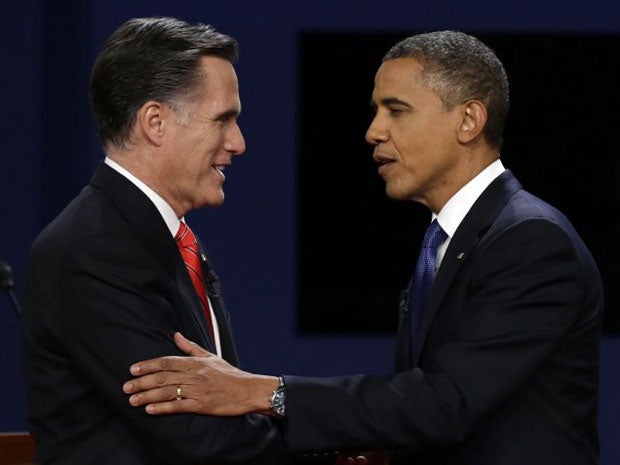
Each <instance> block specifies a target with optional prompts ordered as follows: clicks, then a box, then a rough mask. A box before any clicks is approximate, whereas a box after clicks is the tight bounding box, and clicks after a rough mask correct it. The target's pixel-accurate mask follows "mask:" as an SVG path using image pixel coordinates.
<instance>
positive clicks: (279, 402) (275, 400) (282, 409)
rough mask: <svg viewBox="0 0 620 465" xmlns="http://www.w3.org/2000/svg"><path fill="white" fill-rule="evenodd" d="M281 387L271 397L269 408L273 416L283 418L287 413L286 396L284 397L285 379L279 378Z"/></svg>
mask: <svg viewBox="0 0 620 465" xmlns="http://www.w3.org/2000/svg"><path fill="white" fill-rule="evenodd" d="M278 380H279V381H280V385H279V386H278V387H277V389H276V390H275V391H273V392H272V393H271V395H270V396H269V406H270V408H271V411H272V412H273V414H274V415H275V416H277V417H283V416H284V414H285V413H286V396H285V395H284V378H282V376H278Z"/></svg>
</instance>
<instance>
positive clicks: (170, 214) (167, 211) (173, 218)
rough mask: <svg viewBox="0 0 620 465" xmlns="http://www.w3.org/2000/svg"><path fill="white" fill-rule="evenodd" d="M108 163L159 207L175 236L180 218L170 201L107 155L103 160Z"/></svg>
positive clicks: (158, 209)
mask: <svg viewBox="0 0 620 465" xmlns="http://www.w3.org/2000/svg"><path fill="white" fill-rule="evenodd" d="M103 162H104V163H105V164H106V165H108V166H109V167H110V168H112V169H113V170H114V171H116V172H117V173H119V174H120V175H121V176H124V177H125V178H127V179H128V180H129V181H130V182H131V183H132V184H134V185H135V186H136V187H137V188H138V189H140V190H141V191H142V192H143V193H144V195H146V196H147V197H148V198H149V199H150V201H151V202H153V204H154V205H155V208H157V211H158V212H159V214H160V215H161V217H162V218H163V219H164V221H165V222H166V226H168V229H169V230H170V233H171V234H172V236H173V237H174V236H175V235H176V233H177V231H178V230H179V225H180V220H179V218H177V215H176V213H175V212H174V210H173V209H172V207H171V206H170V204H169V203H168V202H166V201H165V200H164V199H163V198H161V196H160V195H159V194H157V192H155V191H154V190H153V189H151V188H150V187H149V186H147V185H146V184H145V183H144V182H142V181H140V180H139V179H138V178H137V177H135V176H134V175H133V174H131V173H130V172H129V171H127V170H126V169H125V168H123V167H122V166H121V165H119V164H118V163H117V162H115V161H114V160H112V159H111V158H109V157H106V158H105V160H104V161H103Z"/></svg>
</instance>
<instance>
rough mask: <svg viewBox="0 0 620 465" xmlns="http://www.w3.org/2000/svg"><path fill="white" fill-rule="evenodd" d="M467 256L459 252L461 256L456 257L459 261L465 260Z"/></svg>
mask: <svg viewBox="0 0 620 465" xmlns="http://www.w3.org/2000/svg"><path fill="white" fill-rule="evenodd" d="M464 256H465V253H464V252H459V254H458V255H457V256H456V259H457V260H463V257H464Z"/></svg>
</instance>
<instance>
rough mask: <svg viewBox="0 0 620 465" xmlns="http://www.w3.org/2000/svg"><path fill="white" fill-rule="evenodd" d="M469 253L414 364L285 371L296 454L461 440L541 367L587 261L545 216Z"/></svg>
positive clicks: (569, 313) (569, 320)
mask: <svg viewBox="0 0 620 465" xmlns="http://www.w3.org/2000/svg"><path fill="white" fill-rule="evenodd" d="M468 260H469V263H468V267H469V268H468V271H467V272H466V273H465V276H463V275H461V276H459V277H457V278H456V279H459V280H460V281H459V283H458V285H454V284H453V287H454V288H455V289H453V290H452V291H453V292H456V293H457V294H458V295H456V296H455V295H451V296H450V299H449V300H446V303H444V305H450V306H452V307H451V308H449V309H447V308H441V309H440V312H443V311H449V312H451V313H452V314H453V315H454V317H452V318H451V319H450V320H449V325H450V327H447V328H442V334H443V336H442V337H443V341H442V343H441V344H439V345H438V346H437V347H435V348H434V349H433V350H432V351H426V352H425V355H424V362H423V363H422V364H421V365H420V366H419V367H417V368H415V369H414V370H412V371H409V372H405V373H399V374H395V375H386V376H367V375H356V376H346V377H335V378H322V379H317V378H305V377H296V376H287V377H285V384H286V390H287V398H286V403H287V405H286V410H287V421H286V430H285V440H286V443H287V446H288V447H289V448H290V449H291V450H292V451H295V452H305V451H310V450H348V449H351V450H356V449H357V450H368V449H416V448H419V447H420V446H421V445H423V444H429V443H430V444H435V445H442V446H450V445H455V444H458V443H459V442H461V441H463V440H464V439H465V438H466V437H467V436H468V435H470V434H471V433H472V432H473V431H475V429H476V428H477V427H478V426H479V425H480V423H481V422H482V421H484V419H485V418H488V417H489V416H490V415H491V414H492V413H493V412H495V411H497V410H498V409H500V408H501V406H502V405H503V404H504V403H505V402H506V401H507V400H508V399H509V398H510V396H511V394H513V393H514V392H515V391H516V390H517V389H519V388H520V387H521V386H523V384H524V383H525V382H526V381H527V380H528V379H531V377H532V376H535V375H536V374H537V373H536V372H537V370H538V369H539V368H540V367H541V365H542V364H543V362H544V361H545V360H546V359H548V358H549V357H550V356H551V354H552V353H553V352H554V350H555V349H556V348H557V347H558V345H559V344H561V343H562V340H563V338H565V337H566V335H567V333H568V332H569V330H570V328H571V326H572V325H573V324H574V322H575V321H576V319H577V317H578V313H580V312H581V313H583V312H582V310H583V309H584V308H587V305H588V304H587V303H586V299H587V297H586V296H587V291H586V290H585V288H586V287H587V280H586V278H584V277H587V276H589V275H590V274H591V270H590V269H589V268H588V267H591V265H590V264H589V263H584V261H583V260H581V258H580V256H579V254H578V253H577V251H576V249H575V247H574V245H573V241H572V238H571V236H570V234H568V233H567V232H565V230H564V229H563V228H561V227H560V226H558V225H557V224H555V223H553V222H551V221H546V220H543V219H536V220H527V221H522V222H520V223H517V224H514V225H511V226H510V227H507V228H505V229H504V230H503V231H501V232H499V233H497V234H494V235H493V238H492V239H490V240H487V241H485V242H484V243H481V244H480V245H479V247H478V250H477V251H476V253H472V254H471V255H470V256H469V258H468ZM586 268H588V269H586ZM588 318H590V319H589V320H588ZM594 319H595V315H594V314H592V315H591V317H586V320H588V321H589V322H590V323H589V324H592V325H593V324H595V323H594ZM444 324H445V323H444ZM431 331H433V328H431Z"/></svg>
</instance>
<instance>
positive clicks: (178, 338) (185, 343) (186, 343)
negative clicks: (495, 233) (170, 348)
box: [174, 332, 213, 357]
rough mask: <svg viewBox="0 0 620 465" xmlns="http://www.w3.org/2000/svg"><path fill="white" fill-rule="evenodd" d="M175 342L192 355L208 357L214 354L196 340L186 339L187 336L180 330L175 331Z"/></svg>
mask: <svg viewBox="0 0 620 465" xmlns="http://www.w3.org/2000/svg"><path fill="white" fill-rule="evenodd" d="M174 342H175V343H176V345H177V347H178V348H179V349H181V350H182V351H183V352H185V353H186V354H188V355H191V356H192V357H208V356H210V355H213V354H211V353H210V352H209V351H207V350H205V349H203V348H202V347H200V346H199V345H198V344H196V343H195V342H192V341H190V340H189V339H186V338H185V336H183V335H182V334H181V333H179V332H176V333H174Z"/></svg>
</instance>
